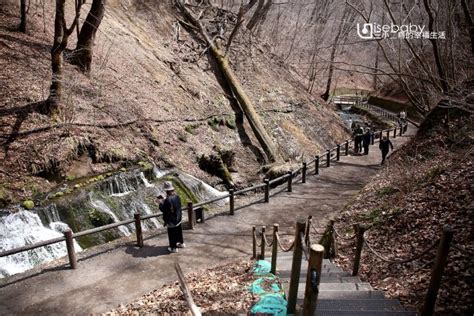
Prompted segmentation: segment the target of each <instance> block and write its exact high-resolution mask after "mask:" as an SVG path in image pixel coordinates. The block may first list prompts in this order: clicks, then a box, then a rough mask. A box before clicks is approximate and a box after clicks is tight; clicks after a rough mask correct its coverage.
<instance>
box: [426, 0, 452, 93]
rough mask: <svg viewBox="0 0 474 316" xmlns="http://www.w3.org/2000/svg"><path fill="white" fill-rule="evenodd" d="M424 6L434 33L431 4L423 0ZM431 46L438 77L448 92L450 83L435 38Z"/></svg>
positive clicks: (444, 89)
mask: <svg viewBox="0 0 474 316" xmlns="http://www.w3.org/2000/svg"><path fill="white" fill-rule="evenodd" d="M423 4H424V6H425V10H426V13H428V30H429V32H430V33H432V32H434V27H433V26H434V17H433V12H431V8H430V4H429V3H428V0H423ZM430 42H431V46H433V54H434V59H435V63H436V68H437V69H438V76H439V80H440V82H441V88H442V89H443V92H447V91H448V82H447V80H446V75H445V72H444V69H443V64H442V63H441V58H440V56H439V48H438V41H437V40H436V39H434V38H430Z"/></svg>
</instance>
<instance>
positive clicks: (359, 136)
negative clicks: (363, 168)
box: [354, 125, 364, 154]
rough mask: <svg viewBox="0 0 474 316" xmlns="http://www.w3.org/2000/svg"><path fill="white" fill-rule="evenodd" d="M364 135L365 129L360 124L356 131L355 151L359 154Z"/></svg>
mask: <svg viewBox="0 0 474 316" xmlns="http://www.w3.org/2000/svg"><path fill="white" fill-rule="evenodd" d="M363 136H364V130H363V129H362V127H360V126H358V125H357V126H356V130H355V132H354V145H355V148H354V152H355V153H356V154H359V153H360V152H361V151H362V139H363Z"/></svg>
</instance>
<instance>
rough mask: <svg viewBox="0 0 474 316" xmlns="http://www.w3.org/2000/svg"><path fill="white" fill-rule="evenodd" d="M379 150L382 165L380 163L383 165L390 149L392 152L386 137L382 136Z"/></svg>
mask: <svg viewBox="0 0 474 316" xmlns="http://www.w3.org/2000/svg"><path fill="white" fill-rule="evenodd" d="M379 148H380V151H381V152H382V163H381V165H383V163H384V162H385V158H386V157H387V155H388V152H389V150H390V149H392V150H393V145H392V142H391V141H390V140H389V139H388V138H387V136H384V137H383V138H382V139H381V140H380V144H379Z"/></svg>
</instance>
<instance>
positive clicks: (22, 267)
mask: <svg viewBox="0 0 474 316" xmlns="http://www.w3.org/2000/svg"><path fill="white" fill-rule="evenodd" d="M51 224H52V225H50V226H51V227H46V226H44V225H43V223H42V222H41V219H40V217H39V216H38V215H37V214H35V213H32V212H30V211H26V210H20V211H18V212H16V213H12V214H9V215H7V216H3V217H0V251H4V250H9V249H14V248H18V247H22V246H25V245H31V244H34V243H37V242H40V241H43V240H48V239H53V238H56V237H61V236H62V235H63V234H62V233H61V232H62V231H63V230H64V229H68V227H67V225H66V224H64V223H61V225H59V223H58V222H52V223H51ZM75 249H76V251H81V250H82V249H81V247H80V246H79V245H78V244H77V243H75ZM66 254H67V250H66V245H65V243H64V242H59V243H56V244H52V245H49V246H45V247H41V248H37V249H34V250H30V251H28V252H21V253H18V254H15V255H11V256H7V257H2V258H0V277H6V276H9V275H13V274H15V273H20V272H23V271H26V270H28V269H31V268H33V267H34V266H35V265H38V264H41V263H45V262H48V261H51V260H54V259H56V258H60V257H63V256H65V255H66Z"/></svg>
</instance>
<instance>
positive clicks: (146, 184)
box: [139, 171, 153, 188]
mask: <svg viewBox="0 0 474 316" xmlns="http://www.w3.org/2000/svg"><path fill="white" fill-rule="evenodd" d="M139 176H140V180H142V182H143V184H144V185H145V187H147V188H149V187H152V186H153V184H151V183H150V182H148V179H147V178H146V177H145V174H144V173H143V171H141V172H140V174H139Z"/></svg>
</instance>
